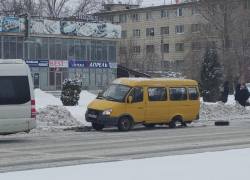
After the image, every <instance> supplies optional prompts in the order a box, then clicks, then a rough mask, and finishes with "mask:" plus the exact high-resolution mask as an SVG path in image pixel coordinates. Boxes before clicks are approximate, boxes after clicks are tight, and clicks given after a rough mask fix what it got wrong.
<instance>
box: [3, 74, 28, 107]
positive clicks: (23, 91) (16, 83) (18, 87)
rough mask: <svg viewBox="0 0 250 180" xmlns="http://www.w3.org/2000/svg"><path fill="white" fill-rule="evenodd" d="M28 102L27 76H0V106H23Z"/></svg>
mask: <svg viewBox="0 0 250 180" xmlns="http://www.w3.org/2000/svg"><path fill="white" fill-rule="evenodd" d="M30 100H31V99H30V87H29V80H28V76H0V105H11V104H24V103H27V102H29V101H30Z"/></svg>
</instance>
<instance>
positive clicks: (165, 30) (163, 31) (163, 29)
mask: <svg viewBox="0 0 250 180" xmlns="http://www.w3.org/2000/svg"><path fill="white" fill-rule="evenodd" d="M164 34H169V27H161V35H164Z"/></svg>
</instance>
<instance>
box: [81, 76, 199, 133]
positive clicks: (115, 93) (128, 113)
mask: <svg viewBox="0 0 250 180" xmlns="http://www.w3.org/2000/svg"><path fill="white" fill-rule="evenodd" d="M199 109H200V98H199V88H198V84H197V82H196V81H194V80H188V79H168V78H152V79H151V78H119V79H116V80H115V81H114V82H112V83H111V84H110V85H109V86H108V87H106V88H105V89H104V90H103V91H102V92H101V93H100V94H99V95H98V96H97V98H96V99H95V100H93V101H92V102H91V103H90V104H89V105H88V108H87V111H86V114H85V118H86V121H87V122H91V123H92V127H93V128H94V129H95V130H99V131H100V130H102V129H103V128H104V127H105V126H116V127H118V129H119V130H120V131H129V130H130V129H131V128H132V127H133V126H134V125H135V124H143V125H144V126H145V127H154V126H155V125H157V124H159V125H164V124H166V125H168V126H169V127H170V128H174V127H175V126H176V122H180V123H181V124H182V125H183V126H186V123H191V122H192V121H194V120H197V119H199Z"/></svg>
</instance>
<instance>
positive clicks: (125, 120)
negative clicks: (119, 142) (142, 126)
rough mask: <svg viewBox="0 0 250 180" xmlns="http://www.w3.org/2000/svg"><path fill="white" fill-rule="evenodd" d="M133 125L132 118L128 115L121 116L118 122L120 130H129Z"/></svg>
mask: <svg viewBox="0 0 250 180" xmlns="http://www.w3.org/2000/svg"><path fill="white" fill-rule="evenodd" d="M131 127H132V124H131V120H130V118H129V117H127V116H124V117H121V119H120V120H119V123H118V129H119V131H129V130H130V129H131Z"/></svg>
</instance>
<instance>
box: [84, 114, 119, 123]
mask: <svg viewBox="0 0 250 180" xmlns="http://www.w3.org/2000/svg"><path fill="white" fill-rule="evenodd" d="M85 119H86V121H87V122H91V123H97V124H102V125H106V126H117V125H118V121H119V117H110V116H107V115H105V116H104V115H101V113H100V114H99V115H98V116H97V117H96V118H95V117H94V118H93V117H89V114H88V112H86V113H85Z"/></svg>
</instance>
